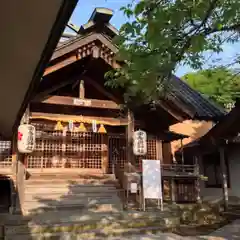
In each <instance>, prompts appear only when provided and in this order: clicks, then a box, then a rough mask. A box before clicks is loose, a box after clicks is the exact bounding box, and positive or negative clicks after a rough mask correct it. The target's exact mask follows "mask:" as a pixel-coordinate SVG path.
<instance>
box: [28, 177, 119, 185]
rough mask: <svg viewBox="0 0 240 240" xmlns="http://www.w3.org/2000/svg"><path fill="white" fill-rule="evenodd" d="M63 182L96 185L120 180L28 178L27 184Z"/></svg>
mask: <svg viewBox="0 0 240 240" xmlns="http://www.w3.org/2000/svg"><path fill="white" fill-rule="evenodd" d="M58 183H59V184H63V183H69V184H95V185H101V184H115V183H116V184H117V183H118V181H117V180H114V179H99V180H98V179H56V178H55V179H32V180H26V181H25V184H26V185H35V184H36V185H38V184H58Z"/></svg>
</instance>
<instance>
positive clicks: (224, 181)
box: [219, 147, 228, 210]
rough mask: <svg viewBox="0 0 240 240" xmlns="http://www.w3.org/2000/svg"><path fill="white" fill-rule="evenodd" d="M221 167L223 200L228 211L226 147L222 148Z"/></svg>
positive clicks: (220, 151)
mask: <svg viewBox="0 0 240 240" xmlns="http://www.w3.org/2000/svg"><path fill="white" fill-rule="evenodd" d="M219 153H220V166H221V172H222V188H223V200H224V208H225V210H227V209H228V180H227V178H228V176H227V167H226V162H225V151H224V147H220V149H219Z"/></svg>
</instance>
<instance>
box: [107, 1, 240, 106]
mask: <svg viewBox="0 0 240 240" xmlns="http://www.w3.org/2000/svg"><path fill="white" fill-rule="evenodd" d="M122 11H124V13H125V15H126V16H127V17H129V22H127V23H125V24H124V25H123V26H122V27H121V29H120V36H119V37H118V38H117V39H116V44H117V45H118V46H119V54H118V56H117V58H118V60H121V61H124V62H125V63H126V64H125V65H124V67H123V68H122V69H121V70H117V71H116V72H114V73H113V72H111V73H108V74H107V78H108V79H109V81H108V84H109V85H111V86H112V87H116V86H125V87H126V89H127V92H126V96H127V97H132V96H136V95H137V96H141V97H142V99H147V101H148V100H149V101H152V100H154V99H156V96H159V94H160V93H162V92H164V91H165V90H166V85H167V82H168V81H169V79H170V76H171V74H172V73H173V72H174V71H175V70H176V67H177V66H179V64H183V65H184V64H187V65H190V66H191V67H192V68H194V69H201V67H202V65H203V64H204V56H203V53H204V52H214V53H219V52H221V51H222V46H223V44H224V43H226V42H230V43H234V42H236V41H238V40H239V37H240V35H239V30H240V1H239V0H141V1H138V2H137V3H136V2H135V3H133V4H129V5H127V6H126V7H122ZM235 60H236V61H238V56H236V59H235Z"/></svg>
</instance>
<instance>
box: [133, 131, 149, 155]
mask: <svg viewBox="0 0 240 240" xmlns="http://www.w3.org/2000/svg"><path fill="white" fill-rule="evenodd" d="M133 153H134V155H137V156H141V155H146V154H147V134H146V132H144V131H142V130H138V131H135V132H134V134H133Z"/></svg>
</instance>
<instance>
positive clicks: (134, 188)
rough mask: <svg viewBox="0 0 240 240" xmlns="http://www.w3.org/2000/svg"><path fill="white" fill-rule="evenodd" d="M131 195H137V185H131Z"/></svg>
mask: <svg viewBox="0 0 240 240" xmlns="http://www.w3.org/2000/svg"><path fill="white" fill-rule="evenodd" d="M130 190H131V193H137V183H131V184H130Z"/></svg>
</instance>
